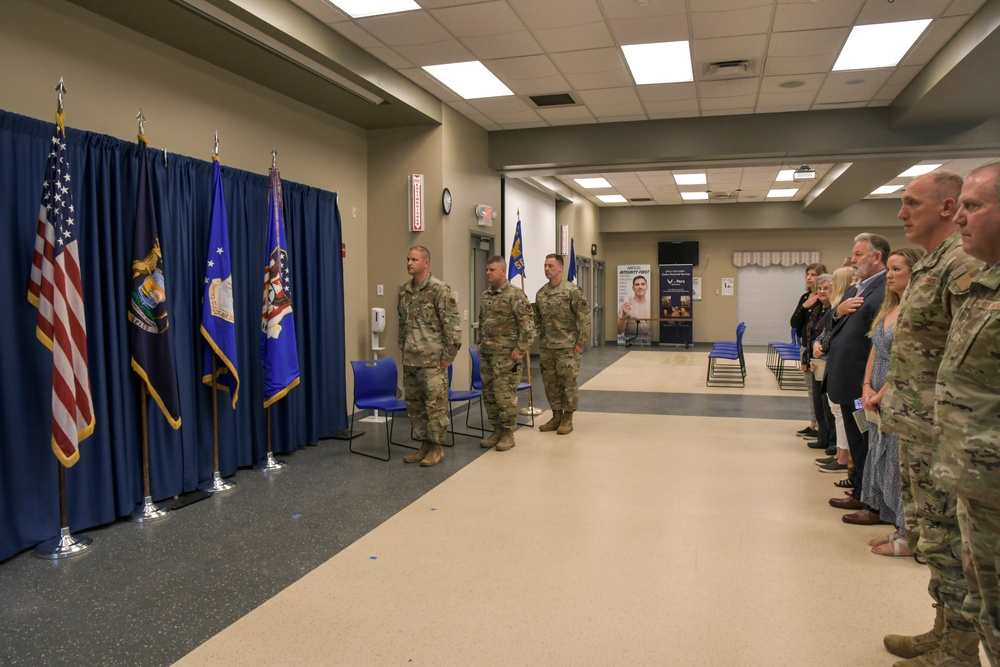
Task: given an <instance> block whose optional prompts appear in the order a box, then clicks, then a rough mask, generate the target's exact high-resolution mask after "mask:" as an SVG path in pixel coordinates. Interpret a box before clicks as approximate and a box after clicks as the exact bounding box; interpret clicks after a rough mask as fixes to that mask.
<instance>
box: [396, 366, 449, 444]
mask: <svg viewBox="0 0 1000 667" xmlns="http://www.w3.org/2000/svg"><path fill="white" fill-rule="evenodd" d="M403 392H404V395H405V396H406V416H407V417H409V418H410V424H412V425H413V435H414V437H416V438H417V440H427V441H429V442H433V443H434V444H437V445H443V444H444V441H445V438H446V437H447V433H448V425H449V423H450V422H449V421H448V369H447V368H441V367H440V366H433V367H430V368H422V367H420V366H403Z"/></svg>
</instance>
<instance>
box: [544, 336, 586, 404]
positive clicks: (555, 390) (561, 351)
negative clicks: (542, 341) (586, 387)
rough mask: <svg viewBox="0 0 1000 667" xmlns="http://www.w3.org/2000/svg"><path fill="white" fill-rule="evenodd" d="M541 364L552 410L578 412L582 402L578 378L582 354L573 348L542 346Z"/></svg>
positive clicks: (546, 394)
mask: <svg viewBox="0 0 1000 667" xmlns="http://www.w3.org/2000/svg"><path fill="white" fill-rule="evenodd" d="M539 365H540V366H541V368H542V383H543V384H544V385H545V398H546V399H547V400H548V401H549V407H550V408H551V409H552V410H562V411H563V412H576V409H577V407H578V406H579V404H580V394H579V392H578V391H577V387H576V378H577V376H578V375H579V374H580V355H579V354H574V353H573V348H571V347H566V348H557V349H548V348H544V347H543V348H542V350H541V359H540V361H539Z"/></svg>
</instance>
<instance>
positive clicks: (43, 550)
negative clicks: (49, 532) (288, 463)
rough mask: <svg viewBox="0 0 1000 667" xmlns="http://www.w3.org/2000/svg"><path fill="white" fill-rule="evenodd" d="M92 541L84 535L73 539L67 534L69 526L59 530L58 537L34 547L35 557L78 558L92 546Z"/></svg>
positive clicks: (52, 558) (53, 558)
mask: <svg viewBox="0 0 1000 667" xmlns="http://www.w3.org/2000/svg"><path fill="white" fill-rule="evenodd" d="M93 543H94V541H93V540H92V539H90V538H89V537H87V536H86V535H81V536H80V537H73V535H72V534H71V533H70V532H69V526H63V527H62V528H60V529H59V537H53V538H52V539H51V540H45V541H44V542H42V543H41V544H39V545H38V546H37V547H35V552H34V553H35V555H36V556H37V557H39V558H47V559H50V560H55V559H57V558H69V557H70V556H79V555H80V554H82V553H84V552H86V551H87V550H88V549H90V547H91V546H92V545H93Z"/></svg>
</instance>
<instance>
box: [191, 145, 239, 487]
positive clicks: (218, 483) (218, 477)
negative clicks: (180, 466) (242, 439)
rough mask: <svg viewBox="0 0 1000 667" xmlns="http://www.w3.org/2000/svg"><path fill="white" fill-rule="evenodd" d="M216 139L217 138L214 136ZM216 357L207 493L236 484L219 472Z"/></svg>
mask: <svg viewBox="0 0 1000 667" xmlns="http://www.w3.org/2000/svg"><path fill="white" fill-rule="evenodd" d="M216 141H218V138H216ZM217 364H218V358H217V357H216V356H215V354H213V355H212V385H211V387H212V457H213V461H214V466H215V468H214V471H213V473H212V481H211V482H206V483H204V484H202V485H201V486H199V487H198V489H199V490H201V491H207V492H208V493H215V492H216V491H228V490H229V489H231V488H233V487H234V486H236V482H227V481H226V480H224V479H222V474H221V473H220V472H219V391H218V387H216V386H215V383H216V381H217V377H218V376H217V375H216V373H217V372H218V367H217Z"/></svg>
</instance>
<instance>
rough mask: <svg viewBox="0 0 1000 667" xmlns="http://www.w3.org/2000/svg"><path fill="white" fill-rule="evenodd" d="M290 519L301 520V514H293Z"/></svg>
mask: <svg viewBox="0 0 1000 667" xmlns="http://www.w3.org/2000/svg"><path fill="white" fill-rule="evenodd" d="M292 518H293V519H301V518H302V515H301V514H293V515H292Z"/></svg>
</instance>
